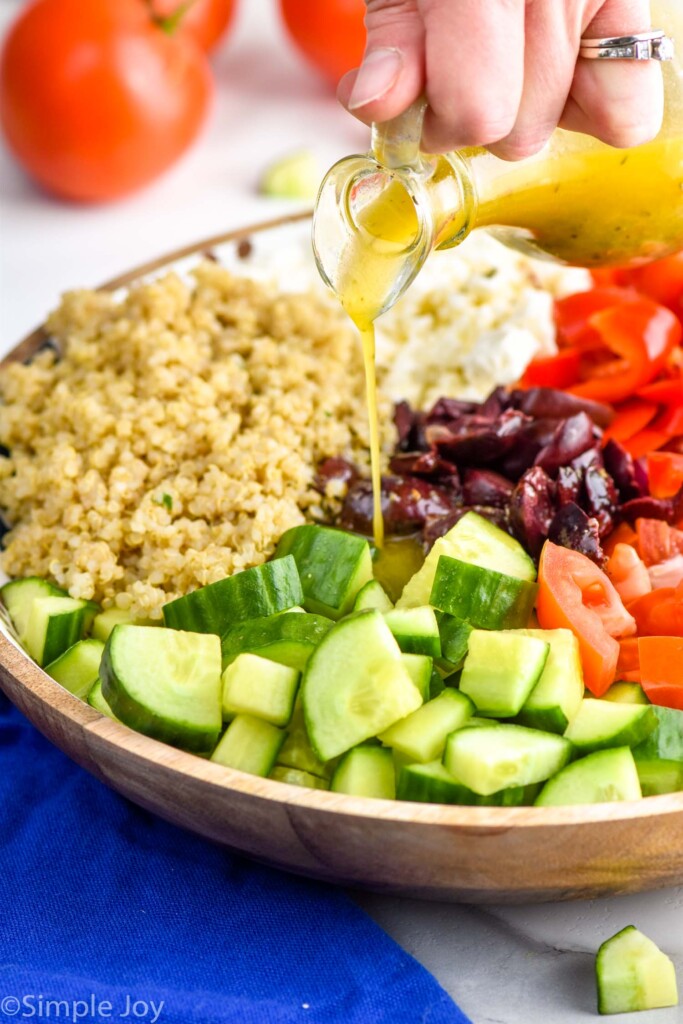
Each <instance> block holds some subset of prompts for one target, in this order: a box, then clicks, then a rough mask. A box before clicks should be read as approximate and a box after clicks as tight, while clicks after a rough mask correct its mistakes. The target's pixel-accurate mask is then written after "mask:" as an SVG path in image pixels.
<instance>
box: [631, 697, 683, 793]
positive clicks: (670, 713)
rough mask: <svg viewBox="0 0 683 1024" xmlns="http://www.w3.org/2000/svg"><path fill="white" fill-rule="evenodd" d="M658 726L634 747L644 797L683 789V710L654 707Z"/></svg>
mask: <svg viewBox="0 0 683 1024" xmlns="http://www.w3.org/2000/svg"><path fill="white" fill-rule="evenodd" d="M652 710H653V712H654V715H655V718H656V719H657V726H656V728H655V729H654V731H653V732H651V733H650V735H649V736H648V737H647V739H645V740H644V741H643V742H642V743H639V744H638V746H637V747H634V748H633V757H634V758H635V762H636V769H637V771H638V778H639V779H640V786H641V789H642V791H643V796H657V795H659V794H661V793H678V792H680V790H683V711H678V710H676V709H675V708H662V707H658V706H657V705H656V704H653V705H652Z"/></svg>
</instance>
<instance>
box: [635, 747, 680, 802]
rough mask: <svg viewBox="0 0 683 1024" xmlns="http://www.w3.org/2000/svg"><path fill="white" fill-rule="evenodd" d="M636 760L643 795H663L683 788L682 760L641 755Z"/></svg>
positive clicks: (677, 791) (678, 791)
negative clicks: (651, 757) (652, 758)
mask: <svg viewBox="0 0 683 1024" xmlns="http://www.w3.org/2000/svg"><path fill="white" fill-rule="evenodd" d="M634 754H635V751H634ZM634 760H635V762H636V771H637V772H638V779H639V780H640V788H641V790H642V793H643V796H661V795H662V794H663V793H680V792H681V790H683V764H681V763H680V762H678V761H664V760H661V759H654V760H648V759H646V758H641V757H635V758H634Z"/></svg>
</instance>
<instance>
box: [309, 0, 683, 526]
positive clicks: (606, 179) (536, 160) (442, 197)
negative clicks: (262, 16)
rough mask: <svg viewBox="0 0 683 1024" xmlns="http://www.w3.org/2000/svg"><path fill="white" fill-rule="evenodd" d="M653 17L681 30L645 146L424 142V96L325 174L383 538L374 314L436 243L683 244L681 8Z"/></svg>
mask: <svg viewBox="0 0 683 1024" xmlns="http://www.w3.org/2000/svg"><path fill="white" fill-rule="evenodd" d="M652 11H653V19H654V23H655V24H656V25H657V26H658V27H659V28H662V29H663V30H664V31H665V32H666V33H667V35H668V36H669V37H671V38H672V39H673V40H674V56H673V59H670V60H667V62H666V63H665V64H662V65H661V68H662V73H663V76H664V93H665V110H664V121H663V124H662V128H661V130H660V132H659V134H658V136H657V137H656V138H655V139H654V140H652V141H651V142H649V143H646V144H645V145H642V146H638V147H636V148H634V149H628V150H624V149H613V148H612V147H610V146H607V145H606V144H604V143H602V142H599V141H597V140H596V139H594V138H592V137H590V136H587V135H581V134H578V133H574V132H567V131H564V130H562V129H557V130H556V131H555V132H554V133H553V135H552V137H551V139H550V140H549V142H548V143H547V145H546V146H545V147H544V148H543V149H542V150H541V151H540V152H539V153H537V154H535V155H534V156H531V157H528V158H526V159H524V160H521V161H517V162H507V161H504V160H500V159H498V158H497V157H495V156H493V155H492V154H491V153H489V152H488V151H487V150H484V149H468V150H462V151H460V152H458V153H447V154H444V155H440V156H430V155H428V154H423V153H421V152H420V149H419V141H420V137H421V133H422V119H423V115H424V109H425V103H424V101H418V102H417V103H416V104H414V105H413V106H412V107H411V108H409V109H408V110H407V111H406V112H405V113H404V114H402V115H401V116H400V117H398V118H396V119H394V120H393V121H390V122H387V123H386V124H382V125H374V126H373V130H372V150H371V153H370V154H368V155H363V156H349V157H346V158H344V159H342V160H340V161H339V162H338V163H337V164H335V165H334V166H333V167H332V168H331V169H330V171H328V173H327V175H326V176H325V178H324V179H323V182H322V185H321V187H320V191H319V195H318V200H317V203H316V208H315V214H314V221H313V250H314V254H315V259H316V263H317V265H318V269H319V271H320V273H321V276H322V278H323V280H324V281H325V282H326V283H327V284H328V285H329V286H330V287H331V288H332V290H333V291H334V292H335V293H336V295H337V296H338V298H339V300H340V302H341V304H342V306H343V308H344V309H345V310H346V312H347V313H348V315H349V317H350V318H351V320H352V321H353V322H354V324H355V325H356V326H357V328H358V329H359V331H360V334H361V339H362V345H363V358H364V363H365V373H366V388H367V398H368V413H369V420H370V457H371V466H372V485H373V532H374V539H375V543H376V544H377V545H378V546H381V545H382V542H383V535H384V529H383V520H382V510H381V477H380V446H379V427H378V421H377V405H376V380H375V333H374V323H375V320H376V319H377V317H378V316H380V315H381V314H382V313H383V312H385V311H386V310H387V309H389V308H390V307H391V306H392V305H393V304H394V303H395V302H396V300H397V299H398V298H399V297H400V296H401V295H402V294H403V292H404V291H405V290H406V288H407V287H408V286H409V285H410V283H411V282H412V281H413V280H414V278H415V277H416V275H417V274H418V273H419V271H420V269H421V268H422V266H423V265H424V263H425V261H426V259H427V257H428V255H429V253H430V252H431V251H432V249H448V248H452V247H453V246H456V245H458V244H459V243H460V242H461V241H463V239H464V238H466V237H467V235H468V234H469V233H470V231H472V230H473V229H474V228H475V227H485V228H487V229H488V230H489V231H490V233H491V234H493V235H494V236H495V237H496V238H498V239H499V241H501V242H503V243H504V244H506V245H508V246H511V247H513V248H516V249H519V250H521V251H523V252H526V253H528V254H529V255H532V256H537V257H540V258H543V259H550V260H555V261H557V262H560V263H564V264H567V265H573V266H584V267H598V266H622V267H626V266H633V265H638V264H641V263H646V262H649V261H650V260H653V259H658V258H660V257H663V256H665V255H668V254H669V253H672V252H675V251H677V250H678V249H681V248H683V64H682V62H681V53H682V51H683V5H681V4H680V3H678V2H677V0H655V2H654V3H653V4H652Z"/></svg>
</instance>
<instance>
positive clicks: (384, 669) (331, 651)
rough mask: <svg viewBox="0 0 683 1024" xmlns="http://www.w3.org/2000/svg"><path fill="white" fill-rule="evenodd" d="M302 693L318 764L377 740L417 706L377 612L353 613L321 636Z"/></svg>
mask: <svg viewBox="0 0 683 1024" xmlns="http://www.w3.org/2000/svg"><path fill="white" fill-rule="evenodd" d="M301 694H302V700H303V707H304V715H305V718H306V728H307V731H308V735H309V737H310V740H311V745H312V746H313V749H314V750H315V752H316V753H317V755H318V757H320V759H321V760H322V761H328V760H329V759H330V758H332V757H336V756H337V755H338V754H343V753H344V752H345V751H346V750H350V749H351V747H355V746H357V744H359V743H362V742H363V741H364V740H367V739H370V737H372V736H376V735H377V734H378V733H380V732H382V731H383V730H384V729H388V727H389V726H390V725H393V723H394V722H397V721H398V719H399V718H405V716H406V715H409V714H410V713H411V711H415V710H416V709H417V708H418V707H419V706H420V705H421V703H422V697H421V696H420V694H419V692H418V690H417V687H416V686H415V685H414V683H413V682H412V680H411V678H410V676H409V675H408V672H407V671H406V669H405V666H404V664H403V662H402V661H401V651H400V649H399V646H398V644H397V643H396V640H395V639H394V637H393V636H392V633H391V630H390V629H389V627H388V626H387V624H386V622H384V620H383V618H382V615H381V613H380V612H378V611H373V610H371V611H367V612H358V613H356V614H355V615H354V616H352V617H351V618H348V619H344V620H343V621H342V622H338V623H337V624H336V625H335V626H333V627H332V629H331V630H330V631H329V632H328V633H327V634H326V635H325V636H324V637H323V639H322V640H321V642H320V644H319V646H318V647H317V648H316V650H315V651H314V652H313V654H312V655H311V658H310V659H309V662H308V665H307V666H306V670H305V672H304V677H303V682H302V686H301Z"/></svg>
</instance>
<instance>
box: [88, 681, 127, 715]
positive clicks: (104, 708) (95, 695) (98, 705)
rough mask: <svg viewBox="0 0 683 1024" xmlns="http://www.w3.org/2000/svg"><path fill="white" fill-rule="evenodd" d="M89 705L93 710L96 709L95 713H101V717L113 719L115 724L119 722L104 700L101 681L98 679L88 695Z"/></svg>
mask: <svg viewBox="0 0 683 1024" xmlns="http://www.w3.org/2000/svg"><path fill="white" fill-rule="evenodd" d="M88 704H89V705H90V707H91V708H94V709H95V711H99V713H100V714H101V715H106V716H107V717H108V718H113V719H114V721H115V722H118V721H119V719H118V718H117V717H116V715H115V714H114V712H113V711H112V709H111V708H110V706H109V704H108V703H107V701H106V700H105V699H104V696H103V694H102V680H101V679H97V680H96V681H95V683H94V685H93V686H92V687H91V689H90V692H89V693H88Z"/></svg>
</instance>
